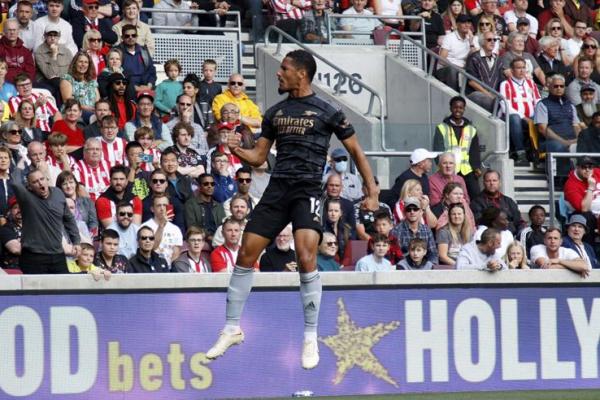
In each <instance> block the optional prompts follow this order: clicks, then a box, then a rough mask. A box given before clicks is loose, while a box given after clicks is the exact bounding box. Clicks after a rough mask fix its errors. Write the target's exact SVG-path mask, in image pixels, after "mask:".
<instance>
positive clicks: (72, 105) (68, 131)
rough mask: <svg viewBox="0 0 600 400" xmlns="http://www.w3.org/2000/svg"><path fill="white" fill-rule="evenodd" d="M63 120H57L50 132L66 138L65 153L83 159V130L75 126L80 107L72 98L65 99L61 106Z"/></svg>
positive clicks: (79, 114)
mask: <svg viewBox="0 0 600 400" xmlns="http://www.w3.org/2000/svg"><path fill="white" fill-rule="evenodd" d="M63 109H64V113H65V115H64V119H61V120H58V121H56V122H55V123H54V126H53V127H52V132H53V133H54V132H60V133H63V134H65V135H66V136H67V153H69V154H70V155H72V156H73V157H74V158H76V159H78V160H80V159H81V158H82V157H83V153H82V148H83V144H84V142H85V139H84V136H83V129H81V128H80V127H79V126H77V121H79V119H80V118H81V105H80V104H79V102H78V101H77V100H75V99H73V98H71V99H67V101H65V102H64V105H63Z"/></svg>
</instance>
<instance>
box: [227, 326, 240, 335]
mask: <svg viewBox="0 0 600 400" xmlns="http://www.w3.org/2000/svg"><path fill="white" fill-rule="evenodd" d="M240 331H241V329H240V326H239V325H230V324H227V325H225V328H223V332H225V333H227V334H228V335H235V334H237V333H240Z"/></svg>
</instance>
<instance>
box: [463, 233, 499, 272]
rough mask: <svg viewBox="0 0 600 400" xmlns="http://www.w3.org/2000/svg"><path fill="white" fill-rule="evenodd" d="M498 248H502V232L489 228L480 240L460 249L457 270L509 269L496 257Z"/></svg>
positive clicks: (494, 270)
mask: <svg viewBox="0 0 600 400" xmlns="http://www.w3.org/2000/svg"><path fill="white" fill-rule="evenodd" d="M498 248H500V232H499V231H498V230H496V229H494V228H488V229H486V230H485V231H483V233H482V234H481V239H480V240H477V241H474V242H471V243H467V244H466V245H464V246H463V247H462V248H461V249H460V253H458V257H457V259H456V269H478V270H482V271H489V272H496V271H500V270H502V269H507V267H506V264H504V262H503V261H502V260H501V259H500V258H498V256H497V255H496V250H497V249H498Z"/></svg>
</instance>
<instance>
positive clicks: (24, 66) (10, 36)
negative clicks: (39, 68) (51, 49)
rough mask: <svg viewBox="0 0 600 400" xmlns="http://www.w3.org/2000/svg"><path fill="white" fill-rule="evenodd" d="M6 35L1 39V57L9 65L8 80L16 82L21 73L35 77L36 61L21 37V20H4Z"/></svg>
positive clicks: (30, 77)
mask: <svg viewBox="0 0 600 400" xmlns="http://www.w3.org/2000/svg"><path fill="white" fill-rule="evenodd" d="M3 32H4V35H3V36H2V38H1V39H0V58H1V59H4V60H5V61H6V63H7V65H8V73H7V74H6V80H7V81H9V82H11V83H14V80H15V77H16V76H17V74H19V73H25V74H27V76H28V77H29V79H31V81H32V82H33V80H34V79H35V63H34V61H33V52H32V51H31V50H29V49H28V48H27V47H25V45H24V43H23V41H22V40H21V39H20V38H19V21H17V20H16V19H9V20H7V21H6V22H4V27H3Z"/></svg>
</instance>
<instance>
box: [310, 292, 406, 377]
mask: <svg viewBox="0 0 600 400" xmlns="http://www.w3.org/2000/svg"><path fill="white" fill-rule="evenodd" d="M337 305H338V308H339V310H340V312H339V314H338V317H337V328H338V333H337V335H335V336H328V337H325V338H319V341H320V342H322V343H324V344H325V345H326V346H327V347H329V348H330V349H331V351H333V353H334V354H335V356H336V357H337V372H336V374H335V378H334V379H333V383H334V384H335V385H337V384H339V383H341V382H342V380H343V379H344V376H345V375H346V373H347V372H348V371H349V370H351V369H352V367H354V366H358V367H360V368H361V369H362V370H363V371H365V372H368V373H370V374H373V375H374V376H376V377H377V378H379V379H382V380H384V381H386V382H387V383H389V384H390V385H394V386H395V387H398V383H396V381H395V380H394V379H393V378H392V377H391V376H390V375H389V373H388V371H387V369H385V367H384V366H383V365H381V363H380V362H379V360H378V359H377V357H375V355H374V354H373V353H372V352H371V349H372V348H373V346H375V345H376V344H377V343H379V341H380V340H381V338H383V337H384V336H386V335H387V334H388V333H391V332H393V331H394V330H396V329H398V327H399V326H400V322H399V321H392V322H388V323H387V324H384V323H383V322H380V323H378V324H376V325H371V326H367V327H365V328H360V327H358V326H357V325H356V323H354V321H352V320H351V319H350V315H349V314H348V312H347V311H346V306H345V305H344V301H343V300H342V299H341V298H340V299H338V301H337Z"/></svg>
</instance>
